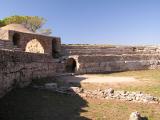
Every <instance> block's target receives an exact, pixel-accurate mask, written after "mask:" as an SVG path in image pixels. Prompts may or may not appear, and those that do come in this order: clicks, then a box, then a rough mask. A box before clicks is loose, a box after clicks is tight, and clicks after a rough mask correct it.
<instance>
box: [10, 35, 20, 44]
mask: <svg viewBox="0 0 160 120" xmlns="http://www.w3.org/2000/svg"><path fill="white" fill-rule="evenodd" d="M12 42H13V45H14V46H17V47H19V44H20V35H19V34H18V33H15V34H14V35H13V38H12Z"/></svg>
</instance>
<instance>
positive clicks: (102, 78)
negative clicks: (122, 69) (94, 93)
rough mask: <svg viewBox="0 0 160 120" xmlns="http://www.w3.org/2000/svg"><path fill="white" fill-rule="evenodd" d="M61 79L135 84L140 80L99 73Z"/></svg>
mask: <svg viewBox="0 0 160 120" xmlns="http://www.w3.org/2000/svg"><path fill="white" fill-rule="evenodd" d="M60 80H62V81H66V82H71V83H80V84H81V83H98V84H99V83H102V84H110V85H114V84H131V83H132V84H133V83H139V82H140V81H139V80H138V79H136V78H134V77H110V76H97V75H76V76H64V77H60Z"/></svg>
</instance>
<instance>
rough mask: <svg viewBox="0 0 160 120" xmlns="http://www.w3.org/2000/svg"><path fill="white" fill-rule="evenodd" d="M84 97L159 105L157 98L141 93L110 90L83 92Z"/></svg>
mask: <svg viewBox="0 0 160 120" xmlns="http://www.w3.org/2000/svg"><path fill="white" fill-rule="evenodd" d="M83 94H84V96H86V97H91V98H105V99H120V100H125V101H134V102H143V103H159V98H158V97H154V96H152V95H149V94H144V93H142V92H128V91H124V90H122V91H115V90H114V89H112V88H109V89H105V90H101V89H98V90H93V91H91V90H85V91H84V92H83Z"/></svg>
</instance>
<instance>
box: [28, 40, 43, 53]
mask: <svg viewBox="0 0 160 120" xmlns="http://www.w3.org/2000/svg"><path fill="white" fill-rule="evenodd" d="M25 52H31V53H45V50H44V47H43V45H42V44H41V43H40V42H39V41H38V40H37V39H32V40H30V41H29V42H28V43H27V45H26V47H25Z"/></svg>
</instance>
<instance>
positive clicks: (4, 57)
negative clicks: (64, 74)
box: [0, 50, 59, 97]
mask: <svg viewBox="0 0 160 120" xmlns="http://www.w3.org/2000/svg"><path fill="white" fill-rule="evenodd" d="M0 58H1V59H0V97H2V96H3V95H5V93H7V92H8V91H10V90H11V89H12V88H14V87H16V86H19V87H23V86H26V85H28V84H29V83H30V82H31V80H32V79H40V78H45V77H52V76H55V74H56V70H57V69H58V67H57V66H59V63H57V61H56V60H55V59H52V56H50V55H47V54H34V53H25V52H18V51H16V52H13V51H3V50H0Z"/></svg>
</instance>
